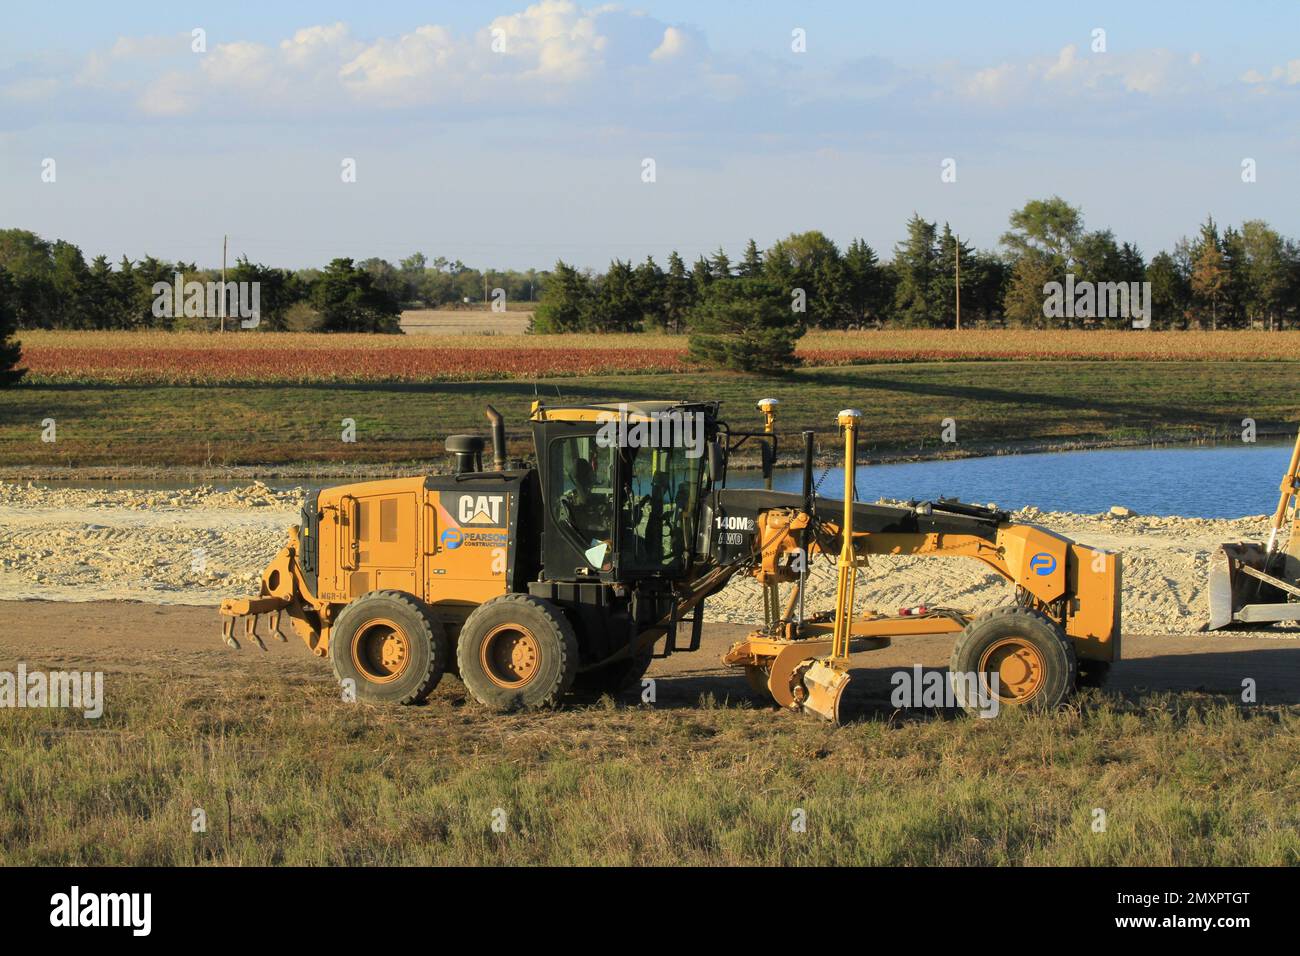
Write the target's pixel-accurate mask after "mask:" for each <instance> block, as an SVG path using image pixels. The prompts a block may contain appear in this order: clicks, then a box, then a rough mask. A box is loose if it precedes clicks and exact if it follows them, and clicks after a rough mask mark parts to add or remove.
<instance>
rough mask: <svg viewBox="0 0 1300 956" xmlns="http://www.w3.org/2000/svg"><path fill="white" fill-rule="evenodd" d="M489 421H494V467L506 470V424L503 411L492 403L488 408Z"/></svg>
mask: <svg viewBox="0 0 1300 956" xmlns="http://www.w3.org/2000/svg"><path fill="white" fill-rule="evenodd" d="M486 412H487V417H488V421H490V422H491V423H492V469H493V471H505V470H506V425H505V422H504V421H503V420H502V418H501V413H500V412H499V411H497V410H496V409H495V408H493V407H492V406H491V405H489V406H487V408H486Z"/></svg>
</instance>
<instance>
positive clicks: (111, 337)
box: [22, 312, 1300, 385]
mask: <svg viewBox="0 0 1300 956" xmlns="http://www.w3.org/2000/svg"><path fill="white" fill-rule="evenodd" d="M413 314H414V313H408V315H413ZM476 314H477V313H470V312H466V313H457V312H453V313H451V315H453V316H455V315H461V316H473V315H476ZM518 315H520V313H513V312H509V313H504V316H502V317H497V316H493V317H492V319H491V320H489V319H487V318H486V317H483V318H481V319H477V320H468V322H469V324H468V328H472V329H476V330H475V331H461V330H460V329H461V328H462V327H461V326H455V325H452V324H450V323H442V324H436V325H433V326H430V327H428V330H427V331H422V332H421V333H420V334H417V335H404V336H374V335H316V334H310V333H292V332H289V333H249V332H246V333H227V334H226V335H224V336H222V335H217V334H213V333H207V332H175V333H172V332H41V331H29V332H25V333H23V335H22V340H23V355H24V361H25V364H26V365H27V367H28V368H29V369H30V375H29V377H30V379H31V381H32V382H35V383H64V382H104V383H131V384H180V385H188V384H223V383H238V382H284V383H308V382H439V381H471V380H475V379H512V378H523V379H532V378H536V377H571V376H582V375H595V374H608V373H611V372H618V371H629V372H630V371H635V372H656V371H659V372H680V371H684V370H687V369H690V368H693V366H692V363H690V361H689V360H688V358H687V354H686V348H687V341H686V337H685V336H681V335H665V334H659V333H644V334H623V335H550V336H547V335H525V334H523V331H524V329H523V328H521V327H520V324H519V323H520V320H519V319H518V318H517V316H518ZM497 318H500V320H501V324H500V326H499V327H498V326H497V325H486V324H480V325H475V324H474V323H476V322H484V323H486V322H489V321H495V320H496V319H497ZM422 328H423V327H422ZM524 328H526V326H525V327H524ZM453 329H455V330H456V331H450V330H453ZM798 355H799V358H800V360H801V361H802V363H803V364H804V365H806V366H809V367H813V368H817V367H825V366H831V367H835V366H850V365H863V364H876V363H884V364H892V363H899V362H903V363H910V362H972V361H980V362H985V361H1097V360H1101V359H1106V360H1123V361H1141V362H1189V361H1196V360H1213V361H1219V362H1227V361H1270V362H1279V361H1281V362H1294V361H1298V360H1300V332H1271V333H1270V332H1162V333H1152V334H1147V335H1143V334H1137V333H1132V332H1054V333H1052V334H1051V335H1043V334H1042V333H1039V332H1034V331H975V332H965V331H963V332H954V331H946V330H916V331H910V330H890V331H864V332H821V331H814V332H811V333H809V334H808V335H806V336H805V337H804V338H803V339H802V340H801V341H800V343H799V350H798Z"/></svg>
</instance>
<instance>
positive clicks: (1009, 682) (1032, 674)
mask: <svg viewBox="0 0 1300 956" xmlns="http://www.w3.org/2000/svg"><path fill="white" fill-rule="evenodd" d="M1046 672H1047V668H1046V665H1045V664H1044V663H1043V655H1042V654H1041V653H1039V651H1038V648H1036V647H1035V646H1034V645H1033V644H1031V643H1030V642H1029V641H1027V640H1025V639H1024V638H1022V637H1008V638H1006V639H1004V640H1001V641H997V642H996V643H994V644H992V645H990V646H989V648H988V649H987V650H986V651H985V652H984V653H983V654H982V655H980V683H981V684H982V685H983V690H984V692H985V693H986V694H988V695H990V696H991V697H994V698H996V699H997V700H999V701H1001V702H1002V703H1004V704H1026V703H1028V702H1029V701H1031V700H1033V699H1034V698H1035V697H1037V696H1038V694H1039V692H1040V691H1042V689H1043V684H1044V683H1045V682H1046ZM992 675H997V679H998V689H997V691H996V692H994V690H993V688H992V686H991V684H990V680H989V678H990V677H991V676H992Z"/></svg>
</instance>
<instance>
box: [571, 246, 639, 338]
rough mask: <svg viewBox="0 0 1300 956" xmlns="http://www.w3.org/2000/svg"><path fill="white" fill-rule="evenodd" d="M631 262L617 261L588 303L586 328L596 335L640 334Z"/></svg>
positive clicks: (611, 265) (584, 323)
mask: <svg viewBox="0 0 1300 956" xmlns="http://www.w3.org/2000/svg"><path fill="white" fill-rule="evenodd" d="M634 282H635V280H634V275H633V272H632V263H631V262H622V261H620V260H618V259H615V260H614V261H612V262H611V263H610V264H609V270H608V271H607V272H606V273H605V277H604V278H603V279H602V280H601V281H600V284H599V286H598V288H597V289H596V294H595V295H594V296H591V297H589V298H588V300H587V308H586V310H585V315H584V321H583V323H582V325H583V328H585V329H588V330H590V331H593V332H639V331H641V305H640V303H639V302H638V301H637V295H636V288H635V284H634Z"/></svg>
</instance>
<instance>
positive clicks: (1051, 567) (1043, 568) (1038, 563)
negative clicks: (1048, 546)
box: [1029, 551, 1056, 577]
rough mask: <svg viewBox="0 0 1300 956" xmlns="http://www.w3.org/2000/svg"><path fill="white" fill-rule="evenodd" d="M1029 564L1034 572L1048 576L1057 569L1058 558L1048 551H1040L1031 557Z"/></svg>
mask: <svg viewBox="0 0 1300 956" xmlns="http://www.w3.org/2000/svg"><path fill="white" fill-rule="evenodd" d="M1029 566H1030V567H1031V568H1033V569H1034V573H1035V574H1037V575H1040V576H1042V577H1046V576H1047V575H1049V574H1051V573H1052V572H1053V571H1055V570H1056V558H1054V557H1053V556H1052V555H1050V554H1048V553H1047V552H1046V551H1039V552H1038V553H1037V554H1036V555H1034V556H1033V557H1032V558H1030V559H1029Z"/></svg>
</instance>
